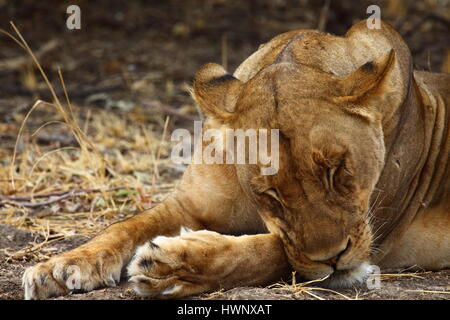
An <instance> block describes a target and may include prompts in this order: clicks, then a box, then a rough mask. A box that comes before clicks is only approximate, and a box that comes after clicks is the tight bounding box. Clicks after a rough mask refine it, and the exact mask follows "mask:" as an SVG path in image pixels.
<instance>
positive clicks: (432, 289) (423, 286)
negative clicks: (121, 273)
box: [0, 224, 450, 300]
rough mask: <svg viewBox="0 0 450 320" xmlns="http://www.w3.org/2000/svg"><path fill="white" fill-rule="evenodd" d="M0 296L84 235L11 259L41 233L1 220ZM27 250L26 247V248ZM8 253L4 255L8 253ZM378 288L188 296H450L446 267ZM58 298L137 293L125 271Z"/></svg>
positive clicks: (16, 291) (9, 294) (13, 291)
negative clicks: (118, 278) (107, 282)
mask: <svg viewBox="0 0 450 320" xmlns="http://www.w3.org/2000/svg"><path fill="white" fill-rule="evenodd" d="M0 234H1V235H2V237H1V238H0V299H23V290H22V288H21V276H22V274H23V271H24V269H25V268H26V267H29V266H31V265H34V264H35V263H37V262H38V261H40V260H41V259H45V256H46V255H48V256H51V255H54V254H57V253H60V252H63V251H66V250H69V249H71V248H74V247H76V246H78V245H80V244H82V243H84V242H85V241H87V240H88V238H87V237H82V236H72V237H68V238H66V239H63V240H60V241H55V242H52V243H50V244H49V245H47V246H45V247H44V248H42V250H41V252H40V254H39V255H34V254H33V252H29V253H28V254H25V255H23V256H22V257H20V258H15V259H11V257H10V256H9V254H11V253H15V252H18V251H20V250H21V249H24V248H32V247H33V246H34V245H35V244H36V243H39V242H42V240H43V238H42V236H41V235H39V234H36V233H33V232H30V231H25V230H20V229H17V228H14V227H12V226H9V225H6V224H0ZM29 251H30V250H29ZM8 258H9V259H8ZM381 279H382V280H381V288H380V289H373V290H368V289H366V288H365V286H364V287H355V288H352V289H345V290H338V291H336V292H327V291H321V290H320V289H319V288H317V287H311V286H308V287H306V288H302V289H300V288H296V287H293V286H282V285H280V287H279V288H276V287H274V288H256V287H239V288H234V289H231V290H228V291H219V292H214V293H212V294H204V295H201V296H195V297H191V298H190V299H230V300H265V299H302V300H307V299H326V300H328V299H393V300H395V299H401V300H404V299H408V300H423V299H450V281H449V279H450V270H446V271H440V272H415V273H403V274H402V273H399V274H391V273H389V274H386V275H382V278H381ZM55 299H57V300H104V299H108V300H110V299H121V300H122V299H127V300H130V299H131V300H134V299H142V298H141V297H139V296H137V295H136V294H135V293H134V291H133V290H132V289H131V288H130V287H129V286H128V283H127V282H126V277H125V279H124V280H122V282H121V283H120V284H119V286H117V287H115V288H102V289H98V290H94V291H91V292H87V293H72V294H70V295H68V296H64V297H57V298H55Z"/></svg>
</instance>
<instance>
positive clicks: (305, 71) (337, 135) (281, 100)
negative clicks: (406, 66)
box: [193, 46, 396, 286]
mask: <svg viewBox="0 0 450 320" xmlns="http://www.w3.org/2000/svg"><path fill="white" fill-rule="evenodd" d="M295 54H296V51H295V47H294V48H292V46H291V47H289V46H287V47H285V48H284V49H283V50H282V51H281V53H279V54H278V56H277V57H276V58H274V59H273V62H272V63H270V65H267V66H266V67H264V68H262V69H261V70H260V71H259V72H257V73H256V74H255V75H254V76H252V77H251V78H250V79H249V80H248V81H246V82H245V83H244V82H242V81H240V80H238V79H237V78H235V77H234V76H232V75H230V74H227V73H226V71H225V70H224V69H223V68H222V67H221V66H219V65H217V64H207V65H205V66H203V67H202V68H201V69H200V70H199V71H198V72H197V74H196V77H195V81H194V90H193V93H194V98H195V99H196V101H197V103H198V104H199V106H200V107H201V108H202V110H203V111H204V112H205V113H206V114H207V115H209V117H210V119H212V120H211V121H213V122H214V123H215V125H216V126H225V127H227V128H233V129H238V128H240V129H248V128H254V129H261V128H266V129H279V132H280V138H279V171H278V172H277V173H276V174H274V175H261V174H260V170H259V166H257V165H236V168H237V173H238V177H239V180H240V182H241V185H242V187H243V189H244V190H245V191H246V193H247V194H248V196H249V197H250V198H251V199H252V201H253V203H254V204H255V206H256V207H257V208H258V211H259V213H260V215H261V217H262V218H263V220H264V222H265V224H266V226H267V228H268V229H269V230H270V232H272V233H275V234H277V235H279V237H280V238H281V239H282V241H283V243H284V246H285V249H286V253H287V256H288V258H289V261H290V262H291V264H292V266H293V267H294V268H295V269H296V270H297V271H298V272H299V273H300V274H301V275H303V276H304V277H306V278H307V279H318V278H323V277H327V276H329V275H330V277H329V279H328V280H327V281H328V282H329V284H330V285H331V286H340V285H349V284H352V283H353V282H356V281H358V280H361V279H362V278H363V277H364V276H365V275H366V274H367V272H368V268H369V264H368V261H369V258H370V254H371V249H372V244H373V241H374V239H373V233H374V231H375V230H372V228H373V226H372V225H371V223H370V198H371V196H372V194H373V191H374V188H375V185H376V183H377V181H378V179H379V177H380V173H381V172H382V170H383V166H384V161H385V144H384V140H383V125H382V121H383V117H382V110H381V109H382V108H383V105H384V104H386V103H389V101H388V100H389V94H387V93H386V92H388V91H389V90H388V89H387V87H388V86H389V83H390V82H389V81H390V80H389V78H390V77H391V76H392V72H391V70H392V69H393V65H394V64H395V60H396V55H395V53H394V51H393V50H389V49H388V50H385V51H384V52H383V54H381V55H379V56H378V57H377V58H375V59H373V60H371V61H366V62H365V63H363V64H362V65H360V66H359V67H358V68H356V69H354V70H353V71H352V72H350V73H348V74H346V75H344V76H342V75H339V76H338V75H335V74H333V73H331V72H328V71H324V70H321V69H320V68H318V67H317V66H314V65H308V64H303V63H301V62H300V61H299V59H298V57H296V56H295Z"/></svg>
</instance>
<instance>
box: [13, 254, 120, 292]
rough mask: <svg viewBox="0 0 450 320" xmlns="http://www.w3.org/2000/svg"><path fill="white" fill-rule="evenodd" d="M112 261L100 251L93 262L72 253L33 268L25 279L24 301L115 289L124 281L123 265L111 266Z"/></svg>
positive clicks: (28, 270)
mask: <svg viewBox="0 0 450 320" xmlns="http://www.w3.org/2000/svg"><path fill="white" fill-rule="evenodd" d="M109 260H110V259H108V258H107V257H106V256H105V255H104V254H102V252H97V254H95V255H94V256H93V257H92V258H91V259H89V258H88V257H87V256H83V255H75V256H74V255H73V254H69V255H68V256H60V257H54V258H52V259H50V260H49V261H47V262H43V263H39V264H37V265H35V266H33V267H29V268H27V269H26V270H25V273H24V274H23V277H22V286H23V288H24V298H25V299H26V300H31V299H45V298H48V297H52V296H60V295H65V294H68V293H70V292H71V291H74V290H81V291H90V290H93V289H95V288H98V287H101V286H115V285H116V283H118V282H119V280H120V273H121V265H117V264H110V263H108V262H109Z"/></svg>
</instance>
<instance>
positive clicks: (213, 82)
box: [193, 63, 243, 122]
mask: <svg viewBox="0 0 450 320" xmlns="http://www.w3.org/2000/svg"><path fill="white" fill-rule="evenodd" d="M242 86H243V84H242V82H241V81H240V80H238V79H236V78H235V77H233V76H232V75H231V74H229V73H227V72H226V71H225V69H224V68H223V67H222V66H220V65H218V64H215V63H208V64H205V65H204V66H202V67H201V68H200V69H199V70H198V71H197V73H196V74H195V78H194V88H193V97H194V99H195V101H196V102H197V104H198V105H199V106H200V108H201V109H202V111H203V112H204V113H205V114H207V115H209V116H211V117H213V118H216V119H218V120H222V121H224V122H226V121H229V120H231V119H232V118H233V117H234V116H235V114H234V110H235V106H236V102H237V99H238V97H239V94H240V93H241V90H242Z"/></svg>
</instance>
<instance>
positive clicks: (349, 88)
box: [333, 50, 395, 103]
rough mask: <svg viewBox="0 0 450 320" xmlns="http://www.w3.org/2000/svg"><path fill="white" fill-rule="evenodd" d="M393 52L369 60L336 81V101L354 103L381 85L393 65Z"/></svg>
mask: <svg viewBox="0 0 450 320" xmlns="http://www.w3.org/2000/svg"><path fill="white" fill-rule="evenodd" d="M394 60H395V53H394V50H390V51H389V52H388V53H386V54H385V55H384V56H382V57H381V58H379V59H377V60H375V61H369V62H366V63H365V64H363V65H362V66H361V67H359V68H358V69H357V70H356V71H353V72H352V73H350V74H349V75H347V76H345V77H344V78H341V79H340V80H339V81H338V86H339V91H340V92H341V95H340V96H339V97H334V98H333V100H334V101H335V102H337V103H344V102H349V103H352V102H354V103H356V102H358V101H361V100H363V99H364V98H366V97H368V96H369V94H370V93H373V92H375V90H376V89H377V88H379V87H380V86H381V84H382V83H383V80H384V79H385V78H386V76H387V75H388V74H389V71H390V70H391V69H392V68H393V66H394Z"/></svg>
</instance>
